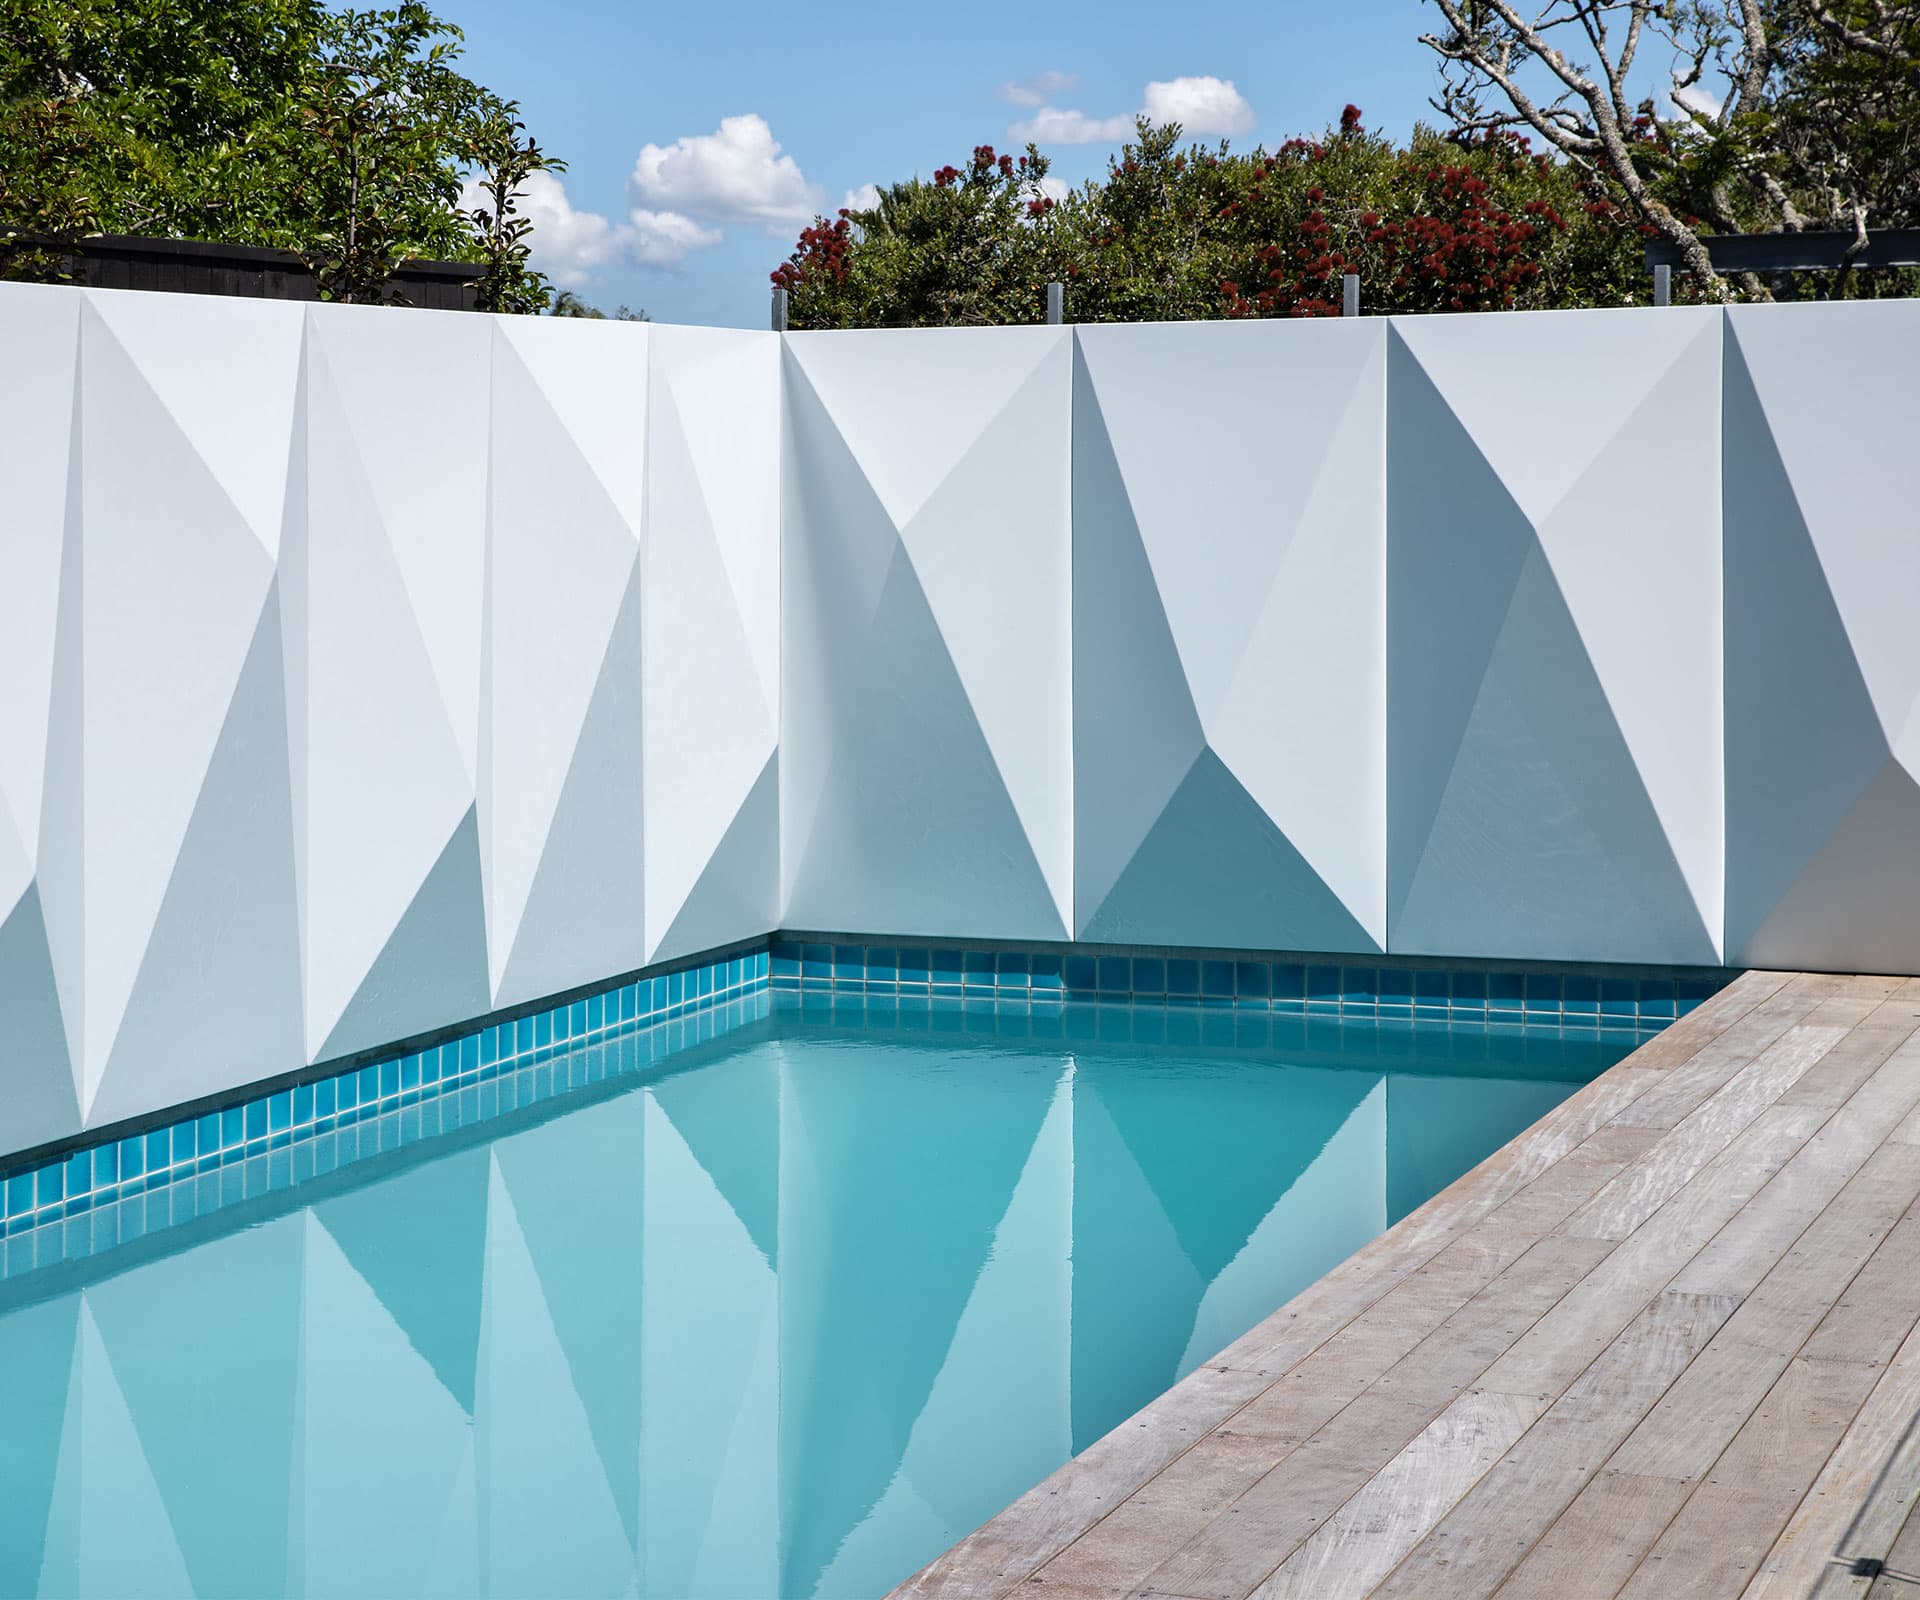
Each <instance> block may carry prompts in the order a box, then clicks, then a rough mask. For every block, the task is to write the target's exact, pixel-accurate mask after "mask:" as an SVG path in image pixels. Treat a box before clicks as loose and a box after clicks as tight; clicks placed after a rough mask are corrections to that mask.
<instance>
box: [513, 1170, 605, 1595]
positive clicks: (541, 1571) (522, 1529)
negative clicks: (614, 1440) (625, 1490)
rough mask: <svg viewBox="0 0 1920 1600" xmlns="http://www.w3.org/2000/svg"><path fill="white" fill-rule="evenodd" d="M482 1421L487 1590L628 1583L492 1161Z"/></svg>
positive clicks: (573, 1396)
mask: <svg viewBox="0 0 1920 1600" xmlns="http://www.w3.org/2000/svg"><path fill="white" fill-rule="evenodd" d="M475 1427H476V1433H475V1438H476V1444H477V1453H476V1465H477V1467H478V1469H479V1471H478V1479H479V1488H480V1503H481V1524H482V1526H483V1527H485V1528H486V1530H487V1539H486V1546H485V1572H484V1577H485V1580H486V1590H487V1592H488V1593H489V1594H499V1595H536V1594H562V1595H587V1594H596V1595H597V1594H626V1593H630V1592H631V1590H632V1588H633V1561H634V1550H633V1547H632V1546H631V1545H630V1544H629V1543H628V1542H627V1536H626V1532H625V1530H624V1528H623V1526H622V1522H621V1517H620V1511H619V1507H618V1506H617V1505H616V1503H615V1501H614V1495H613V1491H612V1489H611V1487H610V1486H609V1485H608V1483H607V1480H606V1476H605V1474H604V1473H603V1472H602V1471H601V1467H600V1458H599V1455H598V1452H597V1451H596V1450H595V1448H594V1440H593V1433H592V1428H591V1426H590V1424H589V1422H588V1420H587V1413H586V1406H585V1403H584V1401H583V1398H582V1396H581V1395H579V1394H578V1393H577V1392H576V1391H575V1389H574V1387H573V1384H572V1381H571V1374H570V1371H569V1368H568V1365H567V1360H566V1354H565V1352H564V1350H563V1349H562V1348H561V1345H560V1341H559V1337H558V1335H557V1334H556V1333H555V1331H554V1326H553V1318H552V1314H551V1313H550V1311H549V1309H548V1307H547V1301H546V1296H545V1294H544V1293H543V1292H542V1290H541V1286H540V1280H539V1277H538V1275H537V1273H536V1271H535V1269H534V1265H533V1259H532V1257H531V1255H530V1254H529V1253H528V1249H527V1241H526V1236H525V1235H524V1234H523V1233H522V1232H521V1229H520V1223H519V1219H518V1217H517V1215H516V1214H515V1210H514V1204H513V1199H512V1197H511V1195H510V1194H509V1193H508V1191H507V1189H506V1185H505V1183H504V1182H503V1181H502V1179H501V1176H500V1169H499V1167H498V1166H497V1165H495V1166H494V1167H493V1170H492V1182H491V1188H490V1189H489V1192H488V1197H487V1292H486V1310H485V1315H484V1317H483V1319H482V1322H481V1333H480V1391H479V1398H478V1409H477V1411H476V1414H475ZM556 1528H565V1529H566V1530H567V1536H566V1538H565V1539H564V1540H556V1539H554V1538H553V1536H552V1531H553V1530H554V1529H556Z"/></svg>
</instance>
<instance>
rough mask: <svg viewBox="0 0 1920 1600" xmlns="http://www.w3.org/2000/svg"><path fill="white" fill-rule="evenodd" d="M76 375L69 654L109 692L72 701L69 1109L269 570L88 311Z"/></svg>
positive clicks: (156, 907)
mask: <svg viewBox="0 0 1920 1600" xmlns="http://www.w3.org/2000/svg"><path fill="white" fill-rule="evenodd" d="M83 367H84V371H83V375H82V383H81V405H82V410H83V413H84V430H85V432H84V438H83V443H82V449H81V451H80V456H81V462H82V467H81V477H82V484H83V496H84V498H83V507H84V509H83V513H82V515H83V533H82V549H83V558H82V559H83V561H84V564H85V573H84V577H83V578H82V580H81V587H82V593H83V602H82V603H83V607H84V615H85V631H84V638H83V644H82V650H83V653H84V659H85V662H86V668H85V673H86V681H87V683H88V684H89V685H100V684H112V685H113V686H114V687H113V692H112V693H111V694H102V693H93V694H88V695H87V696H86V697H85V699H84V703H83V707H82V715H83V724H82V726H83V727H84V734H83V738H84V742H85V748H86V756H85V763H84V792H85V801H84V806H85V810H84V817H85V828H86V838H87V843H86V871H85V873H84V877H83V883H84V897H85V905H86V913H85V919H84V935H85V945H86V981H85V985H84V988H85V995H84V1005H85V1009H86V1029H85V1048H84V1051H83V1052H82V1057H81V1060H82V1080H83V1088H84V1092H83V1094H82V1096H81V1104H82V1106H83V1107H84V1106H86V1105H89V1104H90V1103H91V1102H92V1099H93V1097H94V1095H95V1093H96V1092H97V1091H98V1088H99V1084H100V1078H101V1074H102V1073H103V1072H104V1071H105V1069H106V1064H107V1058H108V1053H109V1051H110V1049H111V1048H112V1044H113V1040H114V1037H115V1035H116V1034H117V1032H118V1030H119V1027H120V1022H121V1018H122V1016H123V1015H124V1013H125V1009H126V1005H127V1001H128V998H129V996H130V994H131V992H132V989H133V984H134V981H135V979H136V977H137V975H138V972H139V967H140V962H141V959H142V957H143V956H144V954H145V952H146V949H147V946H148V944H149V943H150V941H151V939H152V936H153V927H154V919H155V917H157V916H158V914H159V911H160V903H161V900H162V898H163V897H164V895H165V893H166V887H167V883H168V880H169V878H170V877H171V875H172V871H173V867H174V863H175V861H176V860H177V859H178V857H179V852H180V847H181V843H182V841H183V839H184V837H185V835H186V831H187V827H188V824H189V822H190V820H191V818H192V815H193V810H194V806H195V804H196V802H197V800H198V798H199V794H200V788H201V785H202V783H203V782H204V780H205V776H206V771H207V764H208V762H209V761H210V760H211V758H212V754H213V750H214V746H215V744H216V742H217V740H218V738H219V735H220V730H221V728H222V726H223V725H224V723H225V721H226V716H227V708H228V705H229V703H230V701H231V699H232V696H233V690H234V685H235V682H236V681H237V679H238V677H239V674H240V670H241V666H242V663H243V662H244V661H245V660H246V657H247V653H248V650H249V647H250V645H251V643H252V640H253V635H254V629H255V624H256V619H257V618H258V617H259V615H260V609H261V603H262V601H263V600H264V599H265V596H266V593H267V589H268V585H269V583H270V582H271V579H272V564H271V560H270V558H269V556H268V554H267V552H266V550H264V549H263V548H262V546H261V544H260V541H259V539H258V537H257V536H256V534H255V532H254V530H253V529H252V528H250V527H249V526H248V525H247V523H246V521H245V519H244V518H243V517H242V516H241V515H240V513H239V511H238V510H237V509H236V508H235V506H234V504H233V502H232V500H231V499H229V498H228V496H227V494H226V492H225V491H224V489H223V488H222V487H221V485H220V484H219V482H218V481H217V480H216V479H215V478H214V476H213V474H212V473H211V472H210V471H209V470H208V469H207V465H206V463H205V461H204V460H203V459H202V458H201V456H200V454H199V453H198V451H197V450H195V448H194V446H193V444H192V443H191V442H190V441H189V440H188V439H187V438H186V436H185V435H184V434H183V433H182V432H181V430H180V425H179V423H178V422H177V421H176V420H175V419H174V417H173V416H171V415H170V414H169V412H168V411H167V408H166V405H165V403H164V402H163V401H162V400H161V398H160V397H159V396H158V395H156V394H155V393H154V391H153V389H152V388H151V387H150V386H149V384H148V383H147V381H146V379H145V378H144V377H143V376H142V374H141V373H140V371H139V369H138V368H137V367H136V366H135V365H134V364H133V362H132V360H131V359H130V358H129V356H128V355H127V353H126V352H125V351H124V350H123V349H122V348H121V346H120V345H119V343H118V341H117V340H116V339H115V338H114V336H113V334H112V332H111V331H110V329H109V327H108V325H107V324H106V323H105V322H103V321H101V320H100V319H99V317H98V316H97V315H95V316H94V317H92V318H91V319H90V320H89V321H88V323H87V325H86V331H85V344H84V352H83ZM132 461H137V462H138V463H139V464H140V470H137V471H134V470H129V463H130V462H132ZM276 510H277V507H276ZM159 595H165V596H167V597H169V599H168V603H166V604H158V603H156V600H155V597H156V596H159Z"/></svg>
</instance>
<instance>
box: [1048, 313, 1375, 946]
mask: <svg viewBox="0 0 1920 1600" xmlns="http://www.w3.org/2000/svg"><path fill="white" fill-rule="evenodd" d="M1075 342H1076V346H1077V353H1076V360H1075V365H1074V394H1073V430H1074V444H1073V473H1074V477H1073V541H1074V617H1073V641H1074V721H1073V740H1074V784H1073V792H1074V802H1075V816H1074V913H1075V934H1076V936H1077V937H1079V938H1083V939H1088V940H1094V941H1102V942H1109V943H1136V944H1178V945H1217V946H1239V947H1243V948H1262V949H1296V950H1330V951H1333V950H1354V951H1377V950H1379V949H1381V948H1382V947H1383V945H1384V943H1385V939H1386V914H1385V897H1386V884H1385V856H1386V850H1385V829H1386V815H1385V813H1386V748H1385V746H1386V727H1385V724H1386V681H1385V680H1386V636H1385V605H1386V552H1385V504H1384V502H1385V496H1384V493H1383V485H1382V476H1381V469H1382V463H1383V460H1384V453H1385V430H1386V385H1385V374H1386V342H1387V330H1386V324H1385V323H1384V322H1381V321H1369V322H1286V323H1282V322H1265V323H1258V324H1253V325H1247V326H1242V325H1237V324H1229V323H1186V324H1182V323H1161V324H1148V325H1141V326H1127V325H1114V326H1109V327H1088V328H1081V329H1078V330H1077V331H1076V333H1075Z"/></svg>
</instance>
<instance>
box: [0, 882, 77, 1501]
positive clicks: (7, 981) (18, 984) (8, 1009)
mask: <svg viewBox="0 0 1920 1600" xmlns="http://www.w3.org/2000/svg"><path fill="white" fill-rule="evenodd" d="M0 1061H5V1062H6V1063H7V1099H6V1120H5V1123H4V1125H0V1142H4V1144H5V1145H6V1147H7V1148H9V1149H14V1150H25V1149H27V1148H29V1147H31V1146H33V1145H36V1144H42V1143H45V1142H46V1141H48V1140H52V1139H64V1138H66V1137H67V1136H68V1135H70V1134H75V1133H78V1132H79V1131H80V1105H79V1102H78V1101H77V1100H76V1099H75V1098H74V1084H73V1073H72V1069H71V1066H70V1064H69V1062H68V1060H67V1035H66V1030H65V1028H64V1027H63V1026H62V1024H61V1021H60V995H59V990H58V988H57V987H56V986H55V983H54V976H53V956H52V954H51V953H50V952H49V950H48V948H47V925H46V920H45V918H44V917H42V916H41V914H40V891H39V889H38V888H30V889H28V890H27V892H26V893H25V894H24V895H22V896H21V897H20V900H19V903H18V904H16V905H15V906H14V908H13V909H12V911H11V912H9V913H8V914H7V916H6V917H5V918H4V919H0ZM0 1370H4V1368H3V1367H0ZM0 1504H5V1499H4V1497H3V1496H0Z"/></svg>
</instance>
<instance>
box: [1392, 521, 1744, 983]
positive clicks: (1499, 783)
mask: <svg viewBox="0 0 1920 1600" xmlns="http://www.w3.org/2000/svg"><path fill="white" fill-rule="evenodd" d="M1549 830H1550V831H1549ZM1430 838H1431V842H1430V843H1429V845H1428V846H1427V848H1426V849H1425V850H1424V852H1423V853H1422V854H1421V856H1420V857H1419V858H1418V859H1417V860H1416V861H1411V862H1401V863H1398V864H1396V866H1395V871H1396V874H1400V873H1404V874H1405V876H1404V878H1403V879H1402V880H1401V881H1403V882H1404V883H1405V884H1406V892H1405V895H1404V899H1403V901H1402V909H1401V915H1400V920H1399V923H1398V925H1397V926H1396V929H1395V935H1394V937H1395V942H1396V946H1397V948H1400V949H1403V950H1408V951H1420V950H1433V949H1436V948H1442V947H1444V946H1446V945H1447V944H1449V943H1450V944H1451V945H1452V946H1453V948H1454V949H1455V950H1456V951H1457V952H1459V953H1464V954H1486V955H1497V954H1499V953H1501V952H1500V944H1501V940H1502V939H1503V937H1506V930H1507V929H1508V927H1509V926H1510V920H1511V914H1510V911H1509V910H1508V907H1510V906H1511V905H1512V904H1513V903H1515V902H1521V903H1524V904H1526V905H1527V906H1529V907H1530V908H1532V909H1531V910H1530V916H1531V917H1532V919H1533V922H1532V939H1531V946H1532V949H1533V950H1534V952H1535V953H1537V954H1539V955H1541V956H1546V957H1549V958H1553V957H1557V958H1561V959H1580V958H1582V957H1584V958H1586V959H1593V960H1616V961H1622V960H1634V959H1639V960H1645V959H1647V958H1648V956H1649V955H1650V954H1655V955H1657V957H1658V959H1660V960H1662V961H1672V962H1682V963H1684V962H1703V961H1712V960H1714V959H1715V951H1714V944H1713V940H1712V937H1711V936H1710V935H1709V934H1708V932H1707V929H1706V927H1705V925H1704V923H1703V922H1702V920H1701V917H1700V912H1699V908H1698V907H1697V905H1696V904H1695V902H1694V899H1693V894H1692V891H1691V889H1690V888H1689V886H1688V884H1687V882H1686V879H1685V877H1684V875H1683V874H1682V873H1681V871H1680V867H1679V864H1678V863H1677V862H1676V861H1675V860H1674V856H1673V851H1672V848H1671V847H1670V845H1669V844H1668V842H1667V838H1666V834H1665V832H1664V830H1663V829H1662V827H1661V823H1660V818H1659V816H1658V814H1657V813H1656V812H1655V810H1654V807H1653V804H1652V802H1651V800H1649V799H1648V797H1647V794H1646V790H1645V788H1644V787H1643V786H1642V784H1641V781H1640V775H1639V771H1638V769H1637V768H1636V767H1635V766H1634V763H1633V758H1632V756H1631V754H1630V753H1629V752H1628V750H1627V748H1626V743H1625V741H1624V739H1622V737H1621V735H1620V730H1619V726H1618V724H1617V723H1616V722H1615V720H1614V717H1613V713H1612V709H1611V707H1610V706H1609V705H1608V703H1607V699H1606V695H1605V693H1604V691H1603V690H1602V689H1601V686H1600V683H1599V680H1598V679H1597V677H1596V676H1595V674H1594V671H1593V664H1592V662H1591V660H1590V659H1589V658H1588V656H1587V654H1586V651H1585V649H1584V648H1583V646H1582V644H1581V640H1580V636H1579V633H1578V631H1577V630H1576V629H1575V627H1574V624H1573V619H1572V618H1571V617H1570V616H1569V615H1568V614H1567V610H1566V604H1565V601H1564V600H1563V599H1562V597H1561V595H1560V590H1559V586H1558V585H1557V584H1556V583H1555V582H1554V580H1553V576H1552V574H1551V572H1549V570H1548V569H1547V565H1546V561H1545V558H1544V557H1543V556H1542V555H1541V554H1540V553H1539V552H1538V550H1535V551H1534V552H1533V553H1532V554H1530V555H1529V556H1528V558H1527V560H1526V563H1525V565H1524V567H1523V569H1522V573H1521V577H1520V581H1519V583H1518V584H1517V585H1516V586H1515V589H1514V596H1513V602H1512V605H1511V607H1510V609H1509V611H1508V615H1507V619H1506V622H1505V624H1504V625H1503V626H1502V628H1501V630H1500V635H1499V639H1498V641H1497V643H1496V644H1495V646H1494V651H1493V658H1492V660H1491V662H1490V663H1489V665H1488V668H1487V673H1486V677H1485V678H1484V679H1483V680H1482V681H1481V683H1480V685H1479V692H1478V696H1477V698H1476V700H1475V703H1474V709H1473V715H1472V718H1471V720H1470V722H1469V724H1468V727H1467V730H1466V732H1465V734H1464V735H1463V737H1462V739H1461V741H1460V745H1459V749H1458V754H1457V757H1456V760H1455V762H1454V765H1453V769H1452V771H1451V772H1450V774H1449V775H1448V782H1447V787H1446V789H1445V791H1444V792H1443V794H1442V795H1441V797H1440V802H1439V804H1438V806H1437V807H1436V808H1435V812H1434V818H1433V827H1432V830H1431V836H1430Z"/></svg>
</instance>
